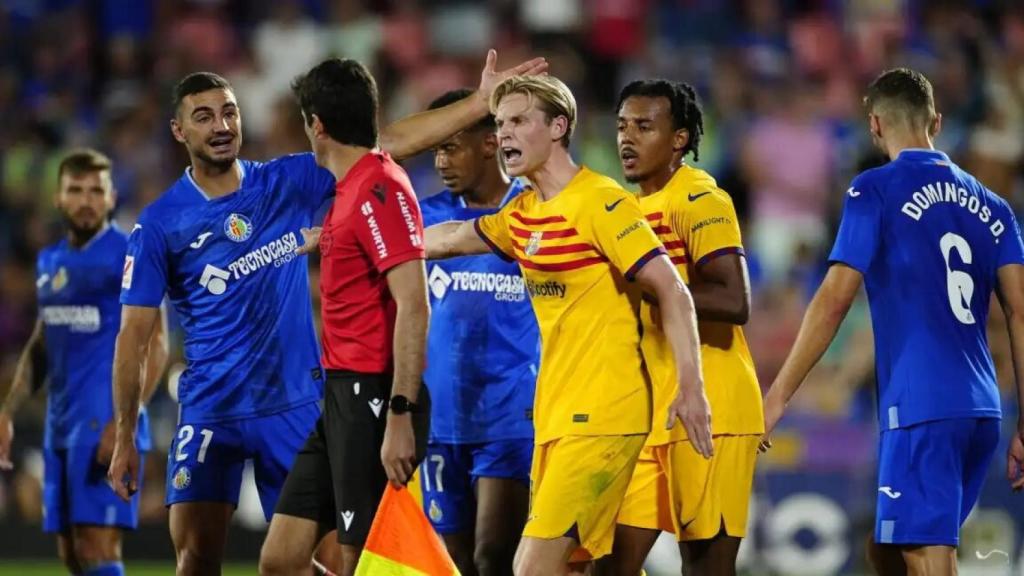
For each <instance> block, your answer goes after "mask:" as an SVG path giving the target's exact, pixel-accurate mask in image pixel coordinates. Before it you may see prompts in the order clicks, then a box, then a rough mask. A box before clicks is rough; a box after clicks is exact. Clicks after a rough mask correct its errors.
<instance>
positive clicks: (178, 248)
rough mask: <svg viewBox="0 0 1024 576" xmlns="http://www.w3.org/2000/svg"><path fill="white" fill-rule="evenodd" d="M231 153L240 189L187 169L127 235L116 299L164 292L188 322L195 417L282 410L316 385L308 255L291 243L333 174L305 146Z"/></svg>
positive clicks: (186, 389)
mask: <svg viewBox="0 0 1024 576" xmlns="http://www.w3.org/2000/svg"><path fill="white" fill-rule="evenodd" d="M239 162H240V164H241V167H242V174H243V176H242V182H241V185H240V187H239V189H238V190H236V191H235V192H233V193H231V194H227V195H225V196H221V197H219V198H208V197H207V196H206V194H205V193H204V192H203V191H202V190H201V189H200V188H199V187H198V185H197V184H196V182H195V181H194V180H193V179H192V176H191V169H186V170H185V174H184V175H183V176H182V177H181V178H180V179H179V180H178V181H177V183H175V184H174V186H172V187H171V188H170V189H169V190H168V191H167V192H165V193H164V194H163V195H162V196H161V197H160V198H159V199H157V200H156V201H155V202H153V203H152V204H150V205H149V206H147V207H146V209H145V210H143V212H142V214H141V215H140V216H139V223H138V224H137V225H136V227H135V230H133V231H132V234H131V236H130V237H129V242H128V255H127V257H126V259H125V271H124V278H123V281H122V289H121V302H122V303H124V304H130V305H133V306H156V305H158V304H159V303H160V300H161V298H163V295H164V294H165V293H166V294H167V296H168V297H169V298H170V301H171V303H172V304H173V305H174V308H175V310H176V311H177V313H178V317H179V318H180V320H181V325H182V328H183V329H184V332H185V359H186V361H187V368H186V370H185V372H184V374H182V376H181V380H180V382H179V384H178V400H179V402H180V403H181V418H182V419H183V421H185V420H187V421H189V422H192V423H202V422H218V421H225V420H233V419H238V418H249V417H256V416H262V415H267V414H271V413H274V412H280V411H283V410H287V409H289V408H292V407H295V406H299V405H301V404H303V403H306V402H311V401H314V400H317V399H318V398H319V397H320V394H321V390H322V373H321V369H320V352H319V346H318V345H317V341H316V334H315V332H314V330H313V314H312V308H311V305H310V294H309V278H308V273H307V269H306V258H305V256H296V255H295V253H294V251H295V249H296V247H298V246H299V245H300V244H302V236H301V234H300V231H299V230H300V228H302V227H308V226H310V225H311V224H312V218H313V214H314V212H315V211H316V210H317V209H318V208H319V207H320V206H321V204H323V202H324V201H325V200H327V199H328V198H331V197H332V196H333V194H334V177H333V176H332V175H331V173H330V172H328V171H327V170H324V169H321V168H319V167H317V165H316V163H315V161H314V159H313V156H312V154H295V155H292V156H285V157H283V158H278V159H276V160H273V161H271V162H267V163H262V162H251V161H248V160H240V161H239Z"/></svg>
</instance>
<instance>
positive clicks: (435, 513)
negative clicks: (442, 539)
mask: <svg viewBox="0 0 1024 576" xmlns="http://www.w3.org/2000/svg"><path fill="white" fill-rule="evenodd" d="M443 518H444V513H443V512H441V507H440V506H438V505H437V500H434V499H433V498H431V499H430V519H431V520H433V521H434V522H440V521H441V520H442V519H443Z"/></svg>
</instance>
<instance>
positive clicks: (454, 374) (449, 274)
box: [420, 180, 540, 443]
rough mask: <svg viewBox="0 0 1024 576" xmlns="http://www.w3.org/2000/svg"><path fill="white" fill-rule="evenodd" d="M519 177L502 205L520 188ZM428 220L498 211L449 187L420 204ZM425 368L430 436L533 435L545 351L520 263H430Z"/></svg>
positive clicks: (476, 259)
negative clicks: (483, 207)
mask: <svg viewBox="0 0 1024 576" xmlns="http://www.w3.org/2000/svg"><path fill="white" fill-rule="evenodd" d="M521 190H522V186H521V185H520V184H519V181H518V180H516V181H513V183H512V186H511V187H510V188H509V191H508V194H507V195H506V196H505V198H504V200H503V201H502V205H504V204H505V203H506V202H508V201H509V199H511V198H513V197H514V196H515V195H517V194H519V193H520V191H521ZM420 208H421V210H422V211H423V225H424V226H430V225H432V224H438V223H440V222H447V221H449V220H469V219H473V218H477V217H479V216H483V215H485V214H491V213H493V212H497V209H495V210H480V209H472V208H468V207H467V206H466V204H465V202H464V201H463V200H462V198H460V197H458V196H455V195H453V194H452V193H451V192H449V191H448V190H445V191H443V192H441V193H440V194H437V195H434V196H431V197H430V198H427V199H426V200H423V201H422V202H421V203H420ZM427 275H428V276H427V285H428V287H429V292H430V305H431V313H430V331H429V334H428V336H427V369H426V372H425V373H424V376H423V379H424V381H425V382H426V384H427V387H428V388H429V389H430V396H431V401H432V402H433V406H434V408H433V411H432V412H431V421H430V428H431V434H430V436H431V440H432V441H434V442H444V443H475V442H490V441H495V440H508V439H515V438H532V437H533V421H532V412H531V410H532V407H533V394H534V387H535V384H536V379H537V370H538V363H539V358H540V336H539V334H538V331H537V319H536V317H535V316H534V314H533V309H532V308H531V306H530V300H529V298H528V296H527V293H526V287H525V285H524V284H523V277H522V274H521V272H520V270H519V266H518V264H515V263H510V262H506V261H504V260H502V259H501V258H498V257H497V256H495V255H493V254H484V255H479V256H462V257H459V258H452V259H448V260H431V261H428V262H427Z"/></svg>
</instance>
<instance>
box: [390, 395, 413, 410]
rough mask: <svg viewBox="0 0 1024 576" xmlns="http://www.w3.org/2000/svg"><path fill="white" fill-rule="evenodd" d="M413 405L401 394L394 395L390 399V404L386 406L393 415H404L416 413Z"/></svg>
mask: <svg viewBox="0 0 1024 576" xmlns="http://www.w3.org/2000/svg"><path fill="white" fill-rule="evenodd" d="M417 408H418V406H416V404H415V403H413V402H410V401H409V399H408V398H406V397H405V396H402V395H401V394H396V395H394V396H392V397H391V402H390V403H389V404H388V409H389V410H391V411H392V412H394V413H395V414H405V413H406V412H416V409H417Z"/></svg>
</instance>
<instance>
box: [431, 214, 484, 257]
mask: <svg viewBox="0 0 1024 576" xmlns="http://www.w3.org/2000/svg"><path fill="white" fill-rule="evenodd" d="M473 222H474V220H461V221H455V220H453V221H451V222H442V223H441V224H434V225H433V226H430V227H428V228H427V229H425V230H424V231H423V244H424V245H425V246H426V249H427V259H428V260H436V259H441V258H452V257H455V256H466V255H468V254H486V253H488V252H490V248H489V247H488V246H487V243H486V242H484V240H483V238H481V237H480V235H479V234H477V233H476V230H474V228H473Z"/></svg>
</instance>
